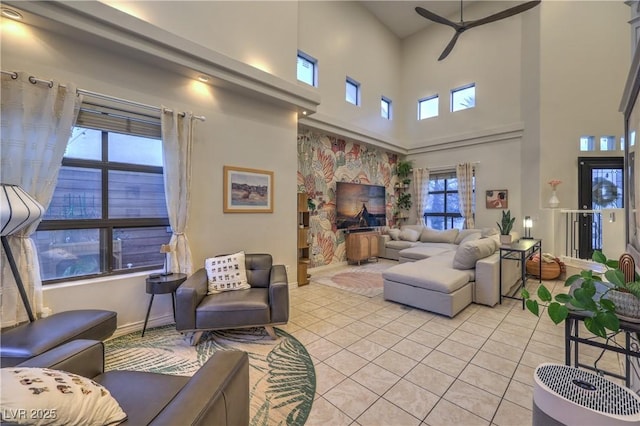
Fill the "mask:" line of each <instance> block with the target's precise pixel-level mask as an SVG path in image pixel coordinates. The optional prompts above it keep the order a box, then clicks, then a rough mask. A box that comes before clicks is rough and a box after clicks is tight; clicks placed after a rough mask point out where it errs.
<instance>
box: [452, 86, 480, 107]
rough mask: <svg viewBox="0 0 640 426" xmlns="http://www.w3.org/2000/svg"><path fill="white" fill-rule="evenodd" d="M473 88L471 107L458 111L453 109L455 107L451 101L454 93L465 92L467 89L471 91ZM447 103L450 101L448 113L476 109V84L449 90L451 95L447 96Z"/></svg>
mask: <svg viewBox="0 0 640 426" xmlns="http://www.w3.org/2000/svg"><path fill="white" fill-rule="evenodd" d="M471 88H473V106H468V107H465V108H458V109H454V108H455V106H456V103H455V102H454V100H453V97H454V96H455V95H456V93H458V92H461V91H463V90H467V89H471ZM449 101H450V105H451V107H450V112H459V111H465V110H468V109H473V108H475V107H476V104H477V102H476V83H469V84H466V85H464V86H460V87H456V88H455V89H451V94H450V96H449Z"/></svg>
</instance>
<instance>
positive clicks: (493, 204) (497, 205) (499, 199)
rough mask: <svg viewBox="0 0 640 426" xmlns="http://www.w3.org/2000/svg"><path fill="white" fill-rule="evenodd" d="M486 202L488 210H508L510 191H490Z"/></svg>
mask: <svg viewBox="0 0 640 426" xmlns="http://www.w3.org/2000/svg"><path fill="white" fill-rule="evenodd" d="M486 200H487V201H486V202H487V208H488V209H507V208H509V191H507V190H506V189H489V190H488V191H487V198H486Z"/></svg>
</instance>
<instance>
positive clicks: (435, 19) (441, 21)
mask: <svg viewBox="0 0 640 426" xmlns="http://www.w3.org/2000/svg"><path fill="white" fill-rule="evenodd" d="M416 12H418V14H419V15H420V16H422V17H423V18H427V19H428V20H430V21H433V22H437V23H438V24H444V25H448V26H450V27H452V28H454V29H456V30H457V29H458V28H459V27H460V25H459V24H457V23H455V22H452V21H450V20H448V19H447V18H443V17H442V16H439V15H436V14H435V13H433V12H429V11H428V10H427V9H424V8H422V7H420V6H418V7H416Z"/></svg>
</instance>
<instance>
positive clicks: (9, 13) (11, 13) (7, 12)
mask: <svg viewBox="0 0 640 426" xmlns="http://www.w3.org/2000/svg"><path fill="white" fill-rule="evenodd" d="M0 14H1V15H2V16H4V17H5V18H9V19H14V20H16V21H21V20H22V15H21V14H20V13H19V12H16V11H15V10H13V9H9V8H8V7H3V8H2V9H0Z"/></svg>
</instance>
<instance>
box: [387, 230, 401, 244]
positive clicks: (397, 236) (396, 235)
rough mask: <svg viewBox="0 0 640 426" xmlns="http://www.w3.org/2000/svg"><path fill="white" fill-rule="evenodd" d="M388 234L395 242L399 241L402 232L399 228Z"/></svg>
mask: <svg viewBox="0 0 640 426" xmlns="http://www.w3.org/2000/svg"><path fill="white" fill-rule="evenodd" d="M388 234H389V236H390V237H391V239H392V240H394V241H397V240H398V239H400V230H399V229H397V228H395V229H389V232H388Z"/></svg>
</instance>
